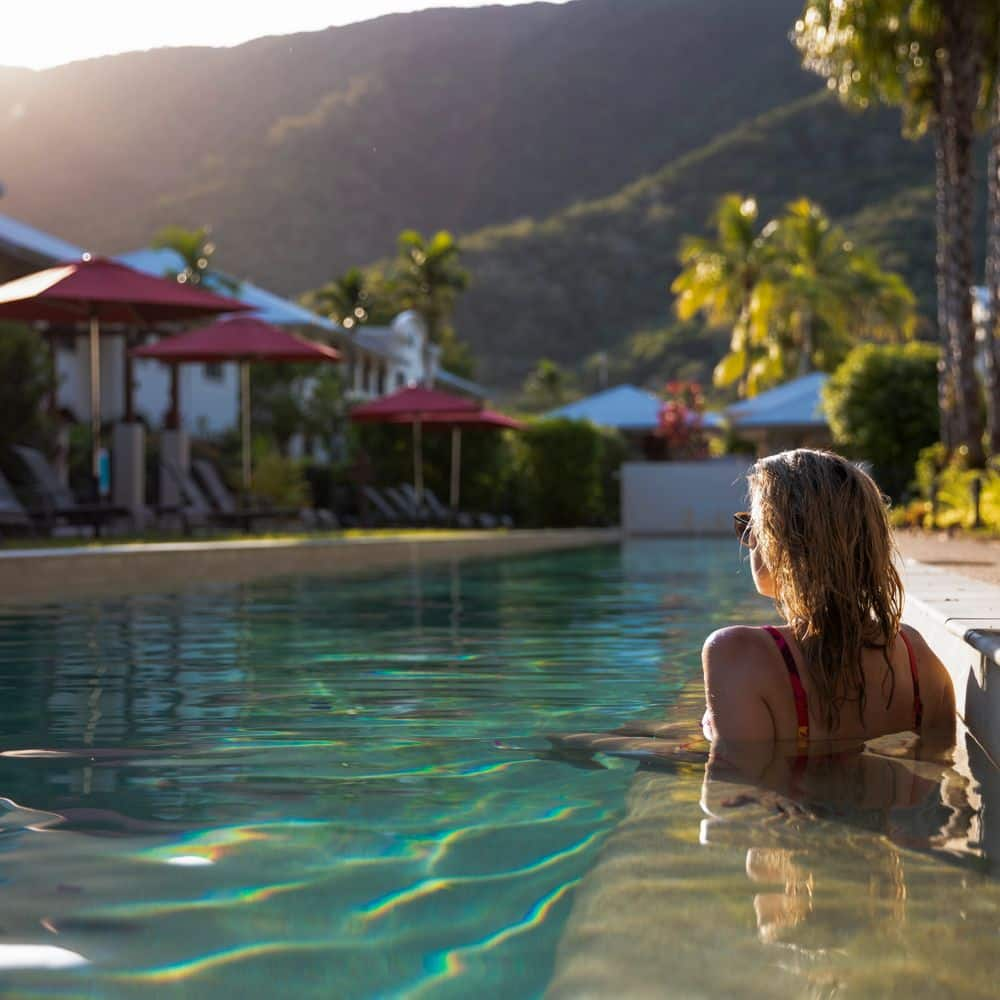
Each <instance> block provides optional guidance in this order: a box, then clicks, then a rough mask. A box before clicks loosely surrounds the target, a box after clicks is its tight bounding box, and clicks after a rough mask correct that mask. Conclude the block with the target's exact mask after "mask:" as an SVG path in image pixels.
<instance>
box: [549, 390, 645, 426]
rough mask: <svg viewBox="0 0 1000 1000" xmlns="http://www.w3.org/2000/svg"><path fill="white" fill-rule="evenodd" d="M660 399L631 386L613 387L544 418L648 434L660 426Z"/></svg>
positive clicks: (560, 408) (550, 413)
mask: <svg viewBox="0 0 1000 1000" xmlns="http://www.w3.org/2000/svg"><path fill="white" fill-rule="evenodd" d="M661 405H662V403H661V400H660V399H659V397H657V396H655V395H654V394H653V393H651V392H647V391H646V390H645V389H639V388H638V387H637V386H634V385H616V386H614V387H612V388H610V389H604V390H602V391H601V392H598V393H595V394H594V395H593V396H587V398H586V399H578V400H576V402H574V403H568V404H567V405H566V406H560V407H559V408H558V409H555V410H551V411H549V412H548V413H546V414H545V416H546V417H565V418H566V419H568V420H589V421H590V422H591V423H594V424H600V425H601V426H602V427H617V428H618V429H619V430H623V431H649V430H652V429H653V428H654V427H656V426H658V424H659V422H660V406H661Z"/></svg>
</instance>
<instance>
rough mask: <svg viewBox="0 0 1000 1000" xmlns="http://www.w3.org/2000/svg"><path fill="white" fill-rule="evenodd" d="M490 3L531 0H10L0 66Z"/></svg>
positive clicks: (234, 41)
mask: <svg viewBox="0 0 1000 1000" xmlns="http://www.w3.org/2000/svg"><path fill="white" fill-rule="evenodd" d="M490 2H491V3H503V4H506V5H508V6H509V5H511V4H514V3H518V2H523V0H440V2H437V0H422V2H421V0H167V2H163V0H6V2H4V3H3V16H2V18H0V66H28V67H31V68H32V69H43V68H45V67H47V66H57V65H59V64H60V63H65V62H72V61H73V60H75V59H88V58H91V57H93V56H102V55H108V54H109V53H112V52H128V51H131V50H133V49H150V48H156V47H159V46H162V45H238V44H239V43H240V42H245V41H249V40H250V39H251V38H259V37H260V36H262V35H287V34H291V33H292V32H295V31H314V30H317V29H319V28H326V27H329V26H330V25H331V24H350V23H351V22H354V21H366V20H368V19H369V18H372V17H378V16H379V15H381V14H389V13H392V12H394V11H406V10H422V9H424V8H427V7H481V6H485V5H486V3H490ZM554 2H556V3H564V2H566V0H554Z"/></svg>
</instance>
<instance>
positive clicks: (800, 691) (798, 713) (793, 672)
mask: <svg viewBox="0 0 1000 1000" xmlns="http://www.w3.org/2000/svg"><path fill="white" fill-rule="evenodd" d="M764 631H765V632H767V633H768V635H770V636H771V638H772V639H773V640H774V642H775V644H776V645H777V647H778V650H779V651H780V652H781V656H782V659H784V661H785V667H786V668H787V670H788V681H789V683H790V684H791V685H792V694H793V695H794V696H795V718H796V720H797V723H798V734H797V735H798V743H799V746H802V745H803V744H808V743H809V704H808V702H807V701H806V689H805V688H804V687H803V686H802V678H801V677H800V676H799V668H798V667H797V666H796V665H795V657H794V656H792V651H791V650H790V649H789V648H788V643H787V642H786V641H785V637H784V636H783V635H782V634H781V632H779V631H778V629H776V628H775V627H774V626H773V625H765V626H764Z"/></svg>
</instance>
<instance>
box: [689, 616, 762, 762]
mask: <svg viewBox="0 0 1000 1000" xmlns="http://www.w3.org/2000/svg"><path fill="white" fill-rule="evenodd" d="M701 665H702V673H703V675H704V678H705V702H706V704H707V706H708V710H707V712H706V713H705V719H704V720H703V726H704V728H705V734H706V736H710V737H711V739H712V741H713V742H721V743H762V742H768V743H773V742H774V740H776V739H777V733H776V732H775V727H774V719H773V717H772V716H771V710H770V709H769V708H768V705H767V701H766V700H765V698H764V691H765V690H766V684H767V670H766V662H764V661H763V660H762V657H761V655H760V644H759V639H758V636H757V635H756V634H755V630H754V629H751V628H748V627H747V626H743V625H732V626H730V627H729V628H723V629H719V630H718V631H717V632H713V633H712V634H711V635H710V636H709V637H708V638H707V639H706V640H705V645H704V646H703V647H702V650H701Z"/></svg>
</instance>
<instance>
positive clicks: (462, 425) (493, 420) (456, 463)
mask: <svg viewBox="0 0 1000 1000" xmlns="http://www.w3.org/2000/svg"><path fill="white" fill-rule="evenodd" d="M424 423H426V424H431V425H436V426H442V425H443V426H445V427H450V428H451V490H450V493H449V502H450V504H451V507H452V510H458V499H459V493H460V491H461V482H462V431H463V429H469V430H475V429H477V428H490V427H492V428H495V429H497V430H512V431H520V430H524V424H522V423H521V421H519V420H515V419H514V418H513V417H508V416H507V415H506V414H504V413H497V411H496V410H477V411H476V412H474V413H434V414H431V415H430V416H428V417H426V418H425V420H424Z"/></svg>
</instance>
